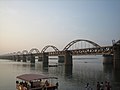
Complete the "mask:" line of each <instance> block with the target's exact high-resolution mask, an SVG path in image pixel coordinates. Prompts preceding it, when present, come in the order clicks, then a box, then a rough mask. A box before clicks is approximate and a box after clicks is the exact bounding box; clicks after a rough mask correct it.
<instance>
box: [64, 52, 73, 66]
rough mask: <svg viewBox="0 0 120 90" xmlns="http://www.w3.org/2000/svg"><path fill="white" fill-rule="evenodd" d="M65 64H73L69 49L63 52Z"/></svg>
mask: <svg viewBox="0 0 120 90" xmlns="http://www.w3.org/2000/svg"><path fill="white" fill-rule="evenodd" d="M64 59H65V62H64V63H65V65H71V66H72V64H73V61H72V55H71V52H70V51H66V52H65V58H64Z"/></svg>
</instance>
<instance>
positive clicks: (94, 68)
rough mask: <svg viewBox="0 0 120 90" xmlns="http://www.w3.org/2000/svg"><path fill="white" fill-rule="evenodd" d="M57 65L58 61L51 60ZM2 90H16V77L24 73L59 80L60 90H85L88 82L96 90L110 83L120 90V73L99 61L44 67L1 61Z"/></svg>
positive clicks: (92, 60) (77, 61)
mask: <svg viewBox="0 0 120 90" xmlns="http://www.w3.org/2000/svg"><path fill="white" fill-rule="evenodd" d="M50 63H51V64H56V63H57V60H51V61H50ZM0 72H1V75H0V83H1V84H0V90H15V80H16V79H15V77H16V76H17V75H20V74H23V73H38V74H45V75H49V76H57V77H58V78H59V90H84V86H85V85H86V83H87V82H89V83H90V85H91V86H92V88H93V90H96V82H97V81H99V82H102V81H103V82H105V81H109V82H110V83H111V85H112V90H120V71H116V70H114V69H113V66H112V65H103V64H102V60H99V59H86V60H85V59H84V60H82V59H80V60H74V61H73V66H65V65H64V64H58V67H43V65H42V62H36V63H35V64H30V62H12V61H2V60H0Z"/></svg>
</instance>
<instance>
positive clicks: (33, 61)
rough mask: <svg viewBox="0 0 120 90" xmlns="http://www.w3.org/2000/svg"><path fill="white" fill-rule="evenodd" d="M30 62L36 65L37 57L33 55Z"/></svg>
mask: <svg viewBox="0 0 120 90" xmlns="http://www.w3.org/2000/svg"><path fill="white" fill-rule="evenodd" d="M30 62H31V63H35V56H34V55H33V54H31V55H30Z"/></svg>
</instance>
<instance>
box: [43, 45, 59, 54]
mask: <svg viewBox="0 0 120 90" xmlns="http://www.w3.org/2000/svg"><path fill="white" fill-rule="evenodd" d="M49 47H52V48H53V49H54V50H55V51H59V49H58V48H56V47H55V46H53V45H47V46H45V47H44V48H43V49H42V50H41V53H43V52H45V51H46V50H47V49H48V48H49Z"/></svg>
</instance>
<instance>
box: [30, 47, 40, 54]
mask: <svg viewBox="0 0 120 90" xmlns="http://www.w3.org/2000/svg"><path fill="white" fill-rule="evenodd" d="M33 51H35V52H36V53H40V51H39V50H38V49H37V48H32V49H31V50H30V51H29V54H32V52H33Z"/></svg>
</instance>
